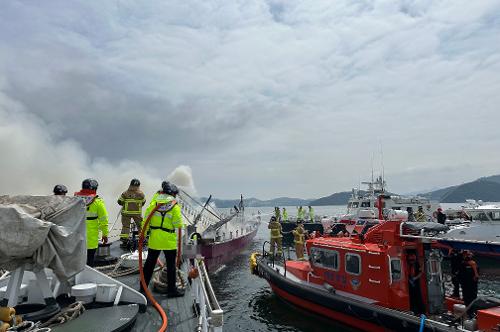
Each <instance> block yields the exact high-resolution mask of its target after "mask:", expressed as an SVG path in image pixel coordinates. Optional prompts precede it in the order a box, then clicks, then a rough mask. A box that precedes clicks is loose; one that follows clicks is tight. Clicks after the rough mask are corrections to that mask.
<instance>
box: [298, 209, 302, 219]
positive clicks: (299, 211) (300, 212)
mask: <svg viewBox="0 0 500 332" xmlns="http://www.w3.org/2000/svg"><path fill="white" fill-rule="evenodd" d="M297 219H302V220H303V219H304V210H303V209H299V210H298V211H297Z"/></svg>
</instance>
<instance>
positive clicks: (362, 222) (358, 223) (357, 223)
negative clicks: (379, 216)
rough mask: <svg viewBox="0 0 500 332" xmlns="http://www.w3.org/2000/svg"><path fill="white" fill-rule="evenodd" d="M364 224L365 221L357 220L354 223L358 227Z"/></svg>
mask: <svg viewBox="0 0 500 332" xmlns="http://www.w3.org/2000/svg"><path fill="white" fill-rule="evenodd" d="M365 222H366V220H363V219H359V220H358V221H357V222H356V225H358V226H362V225H364V224H365Z"/></svg>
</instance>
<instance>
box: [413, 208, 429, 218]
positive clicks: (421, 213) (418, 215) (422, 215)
mask: <svg viewBox="0 0 500 332" xmlns="http://www.w3.org/2000/svg"><path fill="white" fill-rule="evenodd" d="M415 219H416V220H417V221H419V222H425V221H427V217H426V215H425V213H424V210H423V208H422V207H421V206H419V207H418V211H417V213H415Z"/></svg>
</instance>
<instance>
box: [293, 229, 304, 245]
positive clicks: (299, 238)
mask: <svg viewBox="0 0 500 332" xmlns="http://www.w3.org/2000/svg"><path fill="white" fill-rule="evenodd" d="M304 240H305V232H304V228H303V227H297V228H296V229H294V230H293V241H294V242H295V244H304Z"/></svg>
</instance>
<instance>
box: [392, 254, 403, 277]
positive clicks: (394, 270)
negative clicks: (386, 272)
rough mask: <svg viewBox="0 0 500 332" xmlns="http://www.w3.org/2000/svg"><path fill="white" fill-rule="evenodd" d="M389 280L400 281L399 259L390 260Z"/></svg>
mask: <svg viewBox="0 0 500 332" xmlns="http://www.w3.org/2000/svg"><path fill="white" fill-rule="evenodd" d="M391 280H392V281H399V280H401V259H399V258H391Z"/></svg>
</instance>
